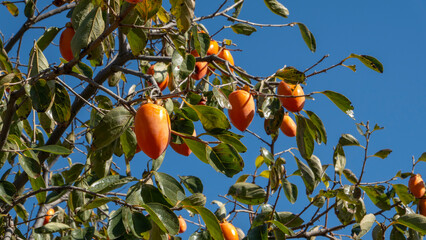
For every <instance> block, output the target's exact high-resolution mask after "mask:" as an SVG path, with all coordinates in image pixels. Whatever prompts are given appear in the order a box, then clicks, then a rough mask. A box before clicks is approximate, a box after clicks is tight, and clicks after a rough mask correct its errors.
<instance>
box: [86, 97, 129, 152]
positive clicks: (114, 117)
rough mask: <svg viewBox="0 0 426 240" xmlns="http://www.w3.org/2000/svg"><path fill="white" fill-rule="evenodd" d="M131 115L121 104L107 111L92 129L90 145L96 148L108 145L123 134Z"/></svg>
mask: <svg viewBox="0 0 426 240" xmlns="http://www.w3.org/2000/svg"><path fill="white" fill-rule="evenodd" d="M132 117H133V115H132V114H131V113H130V112H129V111H128V110H127V109H126V108H124V107H122V106H120V107H117V108H114V109H113V110H111V111H109V112H108V113H107V114H106V115H105V116H104V117H103V118H102V120H101V122H100V123H99V124H98V125H97V126H96V128H95V130H94V131H93V142H92V145H93V146H94V147H95V148H96V149H101V148H103V147H106V146H108V145H109V144H110V143H112V142H113V141H115V140H116V139H117V138H119V137H120V136H121V134H123V132H124V131H125V130H126V128H127V127H128V125H129V124H130V120H131V119H132ZM105 129H108V131H105Z"/></svg>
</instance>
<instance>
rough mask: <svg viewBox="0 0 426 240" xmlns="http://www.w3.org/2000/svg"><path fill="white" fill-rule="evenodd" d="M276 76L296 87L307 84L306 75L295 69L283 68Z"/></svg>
mask: <svg viewBox="0 0 426 240" xmlns="http://www.w3.org/2000/svg"><path fill="white" fill-rule="evenodd" d="M275 76H277V77H278V78H280V79H282V80H284V81H285V82H286V83H290V84H294V85H295V84H301V83H305V80H306V76H305V74H304V73H303V72H301V71H299V70H297V69H296V68H295V67H285V68H281V69H279V70H278V71H277V72H276V73H275Z"/></svg>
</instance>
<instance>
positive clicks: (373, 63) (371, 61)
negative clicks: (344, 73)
mask: <svg viewBox="0 0 426 240" xmlns="http://www.w3.org/2000/svg"><path fill="white" fill-rule="evenodd" d="M349 58H357V59H359V60H360V61H361V62H362V63H363V64H364V65H365V66H367V67H368V68H370V69H373V70H374V71H376V72H379V73H383V65H382V63H381V62H380V61H379V60H377V59H376V58H374V57H372V56H368V55H358V54H354V53H352V54H351V55H350V56H349Z"/></svg>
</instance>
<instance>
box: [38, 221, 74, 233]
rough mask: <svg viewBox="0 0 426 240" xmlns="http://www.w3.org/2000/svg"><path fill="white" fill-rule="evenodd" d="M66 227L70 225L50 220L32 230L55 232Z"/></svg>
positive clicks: (68, 227) (66, 228)
mask: <svg viewBox="0 0 426 240" xmlns="http://www.w3.org/2000/svg"><path fill="white" fill-rule="evenodd" d="M68 229H70V226H68V225H67V224H64V223H59V222H50V223H47V224H45V225H43V226H42V227H39V228H36V229H34V232H35V233H55V232H60V231H65V230H68Z"/></svg>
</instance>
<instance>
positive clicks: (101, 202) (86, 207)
mask: <svg viewBox="0 0 426 240" xmlns="http://www.w3.org/2000/svg"><path fill="white" fill-rule="evenodd" d="M118 200H120V198H119V197H106V198H95V199H93V200H91V201H90V202H88V203H87V204H86V205H84V206H83V207H82V209H83V210H90V209H94V208H98V207H101V206H102V205H105V204H107V203H109V202H111V201H118Z"/></svg>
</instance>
